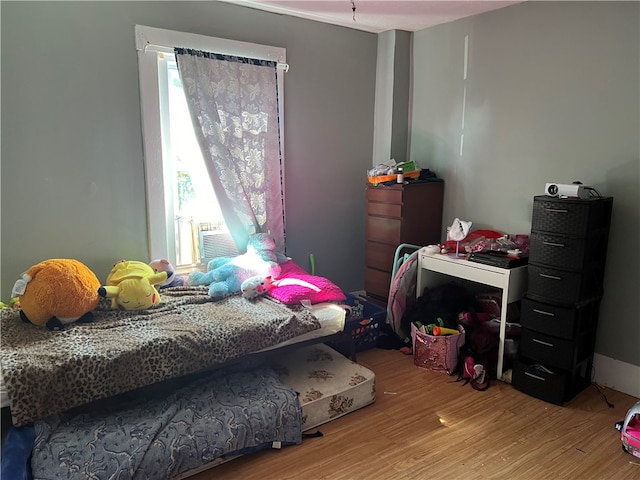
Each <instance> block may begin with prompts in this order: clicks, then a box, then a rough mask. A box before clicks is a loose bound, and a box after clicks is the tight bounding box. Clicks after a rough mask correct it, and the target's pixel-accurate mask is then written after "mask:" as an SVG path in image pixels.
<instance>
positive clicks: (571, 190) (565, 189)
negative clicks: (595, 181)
mask: <svg viewBox="0 0 640 480" xmlns="http://www.w3.org/2000/svg"><path fill="white" fill-rule="evenodd" d="M544 193H545V194H547V195H549V196H550V197H576V198H589V189H588V187H585V186H584V185H580V184H578V183H571V184H565V183H547V184H546V185H545V187H544Z"/></svg>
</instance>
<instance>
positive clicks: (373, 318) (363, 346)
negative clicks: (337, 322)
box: [329, 292, 387, 356]
mask: <svg viewBox="0 0 640 480" xmlns="http://www.w3.org/2000/svg"><path fill="white" fill-rule="evenodd" d="M345 295H346V297H347V300H346V302H345V303H346V304H347V305H349V306H350V307H352V313H351V314H350V315H349V316H347V318H346V320H345V324H344V333H345V335H346V336H347V341H343V342H340V343H337V342H331V343H330V344H329V345H330V346H331V347H333V348H334V349H335V350H337V351H338V352H340V353H342V354H343V355H347V356H348V355H350V354H351V353H352V352H351V347H352V345H353V347H354V350H355V352H361V351H363V350H368V349H370V348H374V347H375V346H376V345H377V343H378V334H379V333H380V327H381V325H382V323H383V322H385V321H386V318H387V310H386V309H385V308H383V307H380V306H378V305H376V304H375V303H371V302H369V301H367V300H365V299H364V298H360V297H357V296H355V295H353V294H351V293H346V292H345Z"/></svg>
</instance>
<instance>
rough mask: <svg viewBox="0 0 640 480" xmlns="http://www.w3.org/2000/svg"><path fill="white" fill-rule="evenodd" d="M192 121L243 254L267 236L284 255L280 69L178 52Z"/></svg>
mask: <svg viewBox="0 0 640 480" xmlns="http://www.w3.org/2000/svg"><path fill="white" fill-rule="evenodd" d="M175 56H176V62H177V65H178V71H179V73H180V77H181V80H182V84H183V89H184V93H185V96H186V98H187V104H188V106H189V112H190V115H191V120H192V122H193V126H194V130H195V132H196V137H197V139H198V143H199V144H200V148H201V150H202V154H203V157H204V159H205V163H206V164H207V170H208V172H209V177H210V179H211V183H212V185H213V190H214V192H215V194H216V196H217V197H218V202H219V203H220V207H221V209H222V214H223V216H224V219H225V222H226V224H227V227H228V228H229V231H230V232H231V235H232V237H233V239H234V241H235V243H236V245H237V246H238V249H240V250H241V251H244V249H245V247H246V244H247V240H248V238H249V236H250V235H252V234H254V233H258V232H265V233H269V234H270V235H271V236H273V238H274V239H275V240H276V244H277V245H278V249H279V250H280V251H282V252H284V240H285V232H284V207H283V203H284V202H283V200H284V197H283V195H284V192H283V183H282V156H281V151H280V134H279V124H278V123H279V122H278V91H277V74H278V71H277V64H276V62H271V61H266V60H254V59H248V58H240V57H234V56H228V55H219V54H214V53H209V52H201V51H196V50H189V49H181V48H176V49H175Z"/></svg>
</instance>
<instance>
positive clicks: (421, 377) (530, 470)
mask: <svg viewBox="0 0 640 480" xmlns="http://www.w3.org/2000/svg"><path fill="white" fill-rule="evenodd" d="M358 362H359V363H361V364H363V365H366V366H367V367H369V368H370V369H371V370H373V371H374V372H375V373H376V391H377V399H376V402H375V403H374V404H372V405H370V406H367V407H365V408H362V409H360V410H358V411H356V412H353V413H350V414H348V415H346V416H344V417H342V418H340V419H337V420H334V421H333V422H330V423H328V424H325V425H322V426H321V427H319V430H320V431H321V432H322V433H323V434H324V436H323V437H321V438H311V439H305V440H303V443H302V444H301V445H295V446H289V447H285V448H283V449H282V450H268V451H262V452H258V453H254V454H251V455H246V456H244V457H241V458H238V459H235V460H232V461H230V462H227V463H225V464H223V465H220V466H218V467H215V468H213V469H210V470H208V471H205V472H202V473H200V474H197V475H195V476H193V477H191V479H193V480H210V479H231V478H234V479H235V478H241V479H244V480H251V479H259V480H270V479H331V480H338V479H344V480H347V479H348V480H353V479H369V480H371V479H394V480H403V479H458V478H460V479H465V480H470V479H510V480H513V479H536V480H539V479H554V480H555V479H580V480H582V479H616V480H622V479H640V459H639V458H635V457H633V456H631V455H629V454H628V453H625V452H623V451H622V444H621V442H620V434H619V432H618V431H617V430H616V429H615V427H614V425H615V422H617V421H619V420H622V419H624V416H625V414H626V412H627V410H628V409H629V408H630V407H631V406H632V405H633V404H634V403H635V402H636V401H638V399H637V398H634V397H631V396H629V395H625V394H622V393H620V392H616V391H615V390H609V389H603V392H604V393H605V395H606V397H607V399H608V400H609V402H611V403H613V404H614V405H615V407H614V408H609V407H608V406H607V404H606V402H605V399H604V398H603V396H602V395H601V394H600V393H599V392H598V390H597V389H596V387H595V386H593V385H592V386H590V387H589V388H587V389H586V390H584V391H583V392H581V393H580V394H579V395H578V396H576V397H575V398H574V399H573V400H572V401H571V402H569V403H567V404H566V405H565V406H563V407H560V406H556V405H553V404H550V403H546V402H543V401H541V400H537V399H535V398H533V397H530V396H528V395H525V394H524V393H521V392H519V391H517V390H515V389H514V388H513V387H511V386H510V385H508V384H505V383H501V382H494V383H493V384H492V385H491V387H490V388H489V389H488V390H487V391H485V392H478V391H476V390H473V389H472V388H471V387H470V386H469V385H466V386H462V384H461V383H455V382H453V380H454V378H453V377H448V376H447V375H444V374H438V373H433V372H428V371H425V370H422V369H419V368H417V367H415V366H414V365H413V363H412V357H410V356H405V355H403V354H402V353H400V352H398V351H395V350H380V349H372V350H367V351H364V352H361V353H359V354H358Z"/></svg>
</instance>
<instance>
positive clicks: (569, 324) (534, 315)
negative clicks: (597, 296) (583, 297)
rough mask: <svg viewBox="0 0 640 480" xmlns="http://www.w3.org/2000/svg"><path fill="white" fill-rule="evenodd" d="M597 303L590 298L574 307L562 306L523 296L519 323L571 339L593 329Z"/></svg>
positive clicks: (596, 319) (596, 314)
mask: <svg viewBox="0 0 640 480" xmlns="http://www.w3.org/2000/svg"><path fill="white" fill-rule="evenodd" d="M599 305H600V302H599V301H596V300H592V301H590V302H586V303H582V304H578V305H576V306H575V307H562V306H557V305H550V304H548V303H542V302H538V301H536V300H532V299H530V298H528V297H527V296H525V297H524V298H523V299H522V305H521V313H520V324H521V325H522V326H523V327H525V328H528V329H530V330H534V331H536V332H541V333H546V334H549V335H553V336H555V337H559V338H564V339H567V340H571V339H573V338H574V337H575V336H576V335H578V334H581V333H584V332H588V331H589V330H595V328H596V326H597V321H598V308H599Z"/></svg>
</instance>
